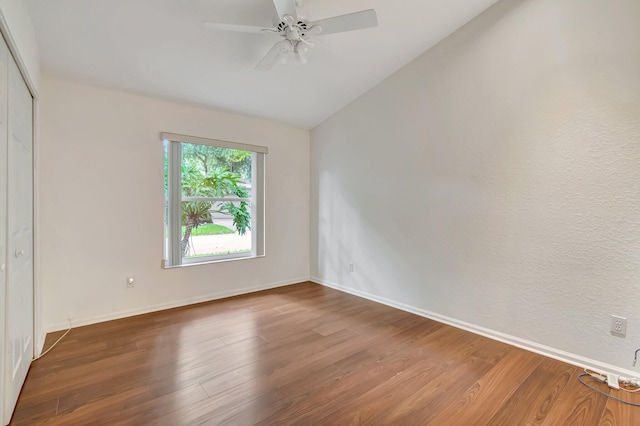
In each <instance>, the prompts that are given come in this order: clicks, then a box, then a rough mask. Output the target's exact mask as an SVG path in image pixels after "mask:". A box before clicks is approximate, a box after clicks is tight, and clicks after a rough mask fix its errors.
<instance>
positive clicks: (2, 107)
mask: <svg viewBox="0 0 640 426" xmlns="http://www.w3.org/2000/svg"><path fill="white" fill-rule="evenodd" d="M8 55H9V51H8V49H7V46H6V45H5V43H4V40H2V37H0V295H2V296H4V295H5V294H6V276H5V274H6V270H7V164H8V163H7V153H8V151H7V101H8V98H7V84H8V83H7V81H8V80H7V69H8V67H7V59H8ZM4 318H5V304H4V297H2V300H1V302H0V386H2V387H0V390H2V389H4V384H5V378H4V371H5V368H4V366H5V357H4V354H5V353H6V351H5V346H4V344H5V343H4ZM2 393H3V392H0V394H2ZM0 420H4V401H2V400H1V399H0ZM4 423H7V422H6V421H5V422H4ZM4 423H3V424H4Z"/></svg>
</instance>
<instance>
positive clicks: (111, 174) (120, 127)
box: [38, 76, 310, 330]
mask: <svg viewBox="0 0 640 426" xmlns="http://www.w3.org/2000/svg"><path fill="white" fill-rule="evenodd" d="M161 131H166V132H172V133H181V134H188V135H194V136H201V137H208V138H215V139H222V140H229V141H236V142H242V143H249V144H255V145H263V146H267V147H268V148H269V154H268V155H267V159H266V160H267V162H266V249H267V255H266V257H265V258H259V259H251V260H242V261H233V262H225V263H218V264H210V265H201V266H192V267H185V268H177V269H170V270H165V269H162V268H161V267H160V262H161V259H162V257H163V212H164V210H163V209H164V207H163V206H164V195H163V188H164V187H163V145H162V141H161V140H160V139H159V134H160V132H161ZM40 146H41V162H40V169H39V171H40V175H41V181H42V188H41V203H40V211H39V212H38V213H39V215H40V217H41V222H42V223H41V229H40V245H41V246H40V250H41V258H42V262H41V276H42V280H43V287H44V292H45V293H44V319H45V325H46V327H47V328H48V329H49V330H53V329H60V328H63V327H65V326H66V319H67V318H68V317H71V318H73V322H74V324H76V325H77V324H84V323H89V322H95V321H99V320H105V319H111V318H115V317H120V316H124V315H128V314H132V313H136V312H142V311H148V310H154V309H157V308H160V307H166V306H175V305H179V304H183V303H187V302H193V301H199V300H206V299H211V298H214V297H220V296H223V295H228V294H236V293H241V292H246V291H250V290H252V289H256V288H264V287H271V286H276V285H280V284H285V283H295V282H299V281H304V280H306V279H308V277H309V251H308V248H309V186H310V185H309V132H308V131H307V130H301V129H295V128H290V127H286V126H283V125H278V124H274V123H270V122H267V121H263V120H258V119H253V118H246V117H242V116H238V115H232V114H227V113H222V112H216V111H211V110H205V109H199V108H194V107H189V106H183V105H177V104H173V103H169V102H164V101H159V100H154V99H151V98H146V97H141V96H137V95H131V94H127V93H123V92H116V91H112V90H106V89H100V88H95V87H89V86H84V85H79V84H75V83H70V82H66V81H62V80H55V79H49V78H47V77H46V76H45V78H44V79H43V84H42V102H41V126H40ZM128 276H134V277H135V280H136V281H135V288H133V289H127V288H126V278H127V277H128Z"/></svg>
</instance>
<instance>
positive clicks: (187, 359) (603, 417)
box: [11, 283, 640, 426]
mask: <svg viewBox="0 0 640 426" xmlns="http://www.w3.org/2000/svg"><path fill="white" fill-rule="evenodd" d="M59 334H60V333H55V334H52V335H50V336H48V337H47V343H46V345H47V346H48V345H49V344H50V343H51V342H53V341H54V340H55V339H56V338H57V337H58V335H59ZM579 373H581V371H580V370H579V369H578V368H576V367H573V366H571V365H568V364H564V363H562V362H558V361H555V360H552V359H549V358H545V357H543V356H540V355H536V354H533V353H530V352H526V351H524V350H521V349H518V348H514V347H511V346H508V345H505V344H502V343H499V342H496V341H493V340H490V339H487V338H484V337H481V336H477V335H474V334H471V333H468V332H465V331H462V330H459V329H456V328H453V327H449V326H446V325H443V324H440V323H437V322H434V321H431V320H428V319H425V318H422V317H418V316H416V315H412V314H409V313H406V312H402V311H399V310H396V309H393V308H390V307H387V306H383V305H379V304H376V303H373V302H370V301H367V300H364V299H361V298H358V297H355V296H351V295H348V294H345V293H341V292H339V291H335V290H332V289H328V288H325V287H322V286H319V285H316V284H313V283H301V284H297V285H292V286H288V287H283V288H278V289H274V290H268V291H263V292H259V293H254V294H250V295H245V296H239V297H234V298H229V299H225V300H220V301H215V302H210V303H203V304H198V305H192V306H189V307H185V308H178V309H172V310H167V311H162V312H156V313H152V314H147V315H140V316H136V317H131V318H126V319H122V320H117V321H110V322H106V323H101V324H96V325H92V326H87V327H79V328H76V329H73V330H72V331H71V333H70V334H69V335H68V336H67V338H66V339H65V340H63V341H62V342H61V343H60V344H59V345H58V346H57V347H56V348H54V349H53V350H52V351H51V352H50V353H49V354H47V355H46V356H45V357H44V358H42V359H40V360H38V361H36V362H34V363H33V365H32V367H31V371H30V372H29V376H28V377H27V381H26V383H25V386H24V388H23V391H22V394H21V395H20V399H19V401H18V406H17V408H16V412H15V414H14V418H13V421H12V423H11V424H12V425H35V424H47V425H200V424H205V425H298V424H300V425H311V424H314V425H359V424H366V425H373V424H390V425H447V426H449V425H638V424H640V408H635V407H631V406H628V405H623V404H621V403H619V402H615V401H612V400H609V399H607V398H606V397H604V396H601V395H598V394H596V393H595V392H593V391H591V390H589V389H587V388H585V387H584V386H582V385H581V384H580V383H578V381H577V379H576V377H577V375H578V374H579ZM597 387H598V388H599V389H601V390H603V391H604V392H607V393H608V392H609V389H608V388H607V387H606V385H602V384H600V385H599V386H597ZM612 392H615V395H616V396H618V397H622V398H626V399H631V400H633V401H634V402H640V395H637V394H636V395H631V394H626V393H625V394H622V392H620V391H612Z"/></svg>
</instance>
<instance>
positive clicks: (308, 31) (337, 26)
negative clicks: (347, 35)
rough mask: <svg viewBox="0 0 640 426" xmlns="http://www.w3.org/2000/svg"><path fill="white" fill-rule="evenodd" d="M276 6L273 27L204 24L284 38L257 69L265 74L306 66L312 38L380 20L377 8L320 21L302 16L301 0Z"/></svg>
mask: <svg viewBox="0 0 640 426" xmlns="http://www.w3.org/2000/svg"><path fill="white" fill-rule="evenodd" d="M273 4H274V6H275V8H276V12H277V13H278V15H277V18H274V21H275V25H274V27H273V28H262V27H256V26H251V25H234V24H222V23H217V22H204V23H203V24H204V25H205V26H206V27H208V28H212V29H214V30H221V31H236V32H243V33H254V34H265V33H266V34H276V35H279V36H280V37H282V40H280V41H278V42H277V43H276V44H275V45H274V46H273V47H272V48H271V50H269V52H267V54H266V55H265V57H264V58H262V60H261V61H260V63H259V64H258V65H257V66H256V69H258V70H263V71H265V70H269V69H271V68H273V66H274V65H275V64H276V62H278V61H280V62H282V63H286V62H287V61H290V60H292V59H293V60H294V61H295V63H297V64H300V65H301V64H305V63H306V62H307V56H308V55H309V52H310V50H311V48H312V47H313V45H314V43H313V40H311V39H310V38H309V37H310V36H323V35H327V34H335V33H342V32H346V31H354V30H360V29H363V28H371V27H375V26H377V25H378V17H377V15H376V11H375V10H373V9H368V10H363V11H360V12H354V13H349V14H346V15H340V16H334V17H331V18H326V19H321V20H319V21H308V20H307V19H305V18H304V17H303V16H301V14H300V13H299V9H298V1H297V0H273Z"/></svg>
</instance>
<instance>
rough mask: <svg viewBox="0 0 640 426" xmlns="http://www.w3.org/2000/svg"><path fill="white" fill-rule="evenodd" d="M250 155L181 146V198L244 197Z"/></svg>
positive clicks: (220, 149) (248, 181)
mask: <svg viewBox="0 0 640 426" xmlns="http://www.w3.org/2000/svg"><path fill="white" fill-rule="evenodd" d="M251 159H252V153H251V152H249V151H240V150H237V149H228V148H217V147H215V146H208V145H195V144H190V143H183V144H182V196H183V197H194V196H196V197H197V196H199V197H225V196H240V197H243V198H244V197H247V196H248V195H246V194H245V193H244V192H243V189H244V190H246V187H247V184H248V183H250V182H251V163H252V161H251Z"/></svg>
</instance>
